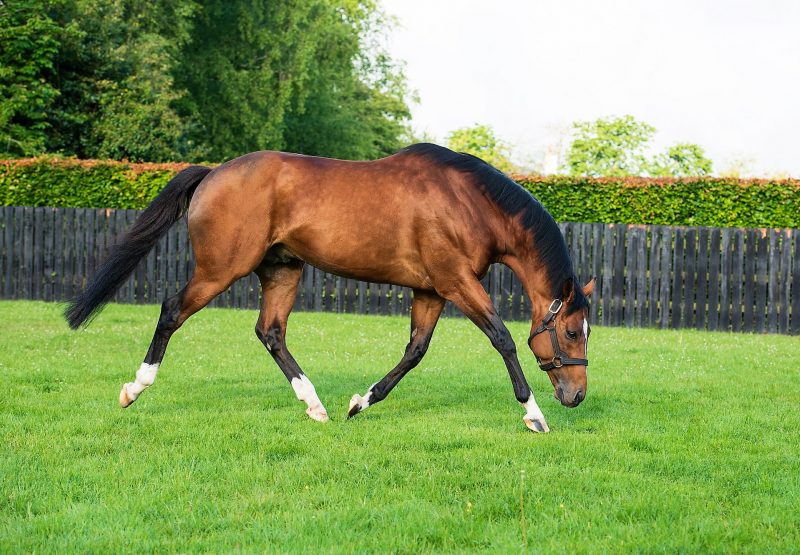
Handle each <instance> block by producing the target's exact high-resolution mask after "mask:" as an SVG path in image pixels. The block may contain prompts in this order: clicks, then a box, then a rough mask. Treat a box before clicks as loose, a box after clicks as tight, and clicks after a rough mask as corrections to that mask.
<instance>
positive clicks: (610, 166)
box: [567, 115, 711, 177]
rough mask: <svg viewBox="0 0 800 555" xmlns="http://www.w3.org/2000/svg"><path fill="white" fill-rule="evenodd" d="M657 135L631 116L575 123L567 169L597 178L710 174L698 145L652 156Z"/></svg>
mask: <svg viewBox="0 0 800 555" xmlns="http://www.w3.org/2000/svg"><path fill="white" fill-rule="evenodd" d="M655 133H656V129H655V127H653V126H652V125H649V124H647V123H645V122H642V121H638V120H636V119H635V118H634V117H633V116H630V115H626V116H622V117H610V118H599V119H597V120H594V121H579V122H575V123H574V124H573V140H572V144H571V145H570V147H569V150H568V152H567V169H568V170H569V173H570V174H571V175H588V176H594V177H599V176H612V177H620V176H626V175H645V176H646V175H650V176H675V177H685V176H701V175H708V174H710V173H711V160H710V159H708V158H706V156H705V151H704V150H703V148H702V147H701V146H699V145H696V144H691V143H678V144H676V145H674V146H671V147H669V148H668V149H667V152H666V153H662V154H656V155H655V156H649V155H648V149H649V147H650V141H651V140H652V138H653V136H654V135H655Z"/></svg>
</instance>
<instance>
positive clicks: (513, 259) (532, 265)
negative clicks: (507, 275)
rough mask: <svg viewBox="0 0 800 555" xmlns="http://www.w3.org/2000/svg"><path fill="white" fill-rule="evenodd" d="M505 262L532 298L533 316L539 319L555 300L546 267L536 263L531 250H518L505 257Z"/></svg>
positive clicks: (534, 319)
mask: <svg viewBox="0 0 800 555" xmlns="http://www.w3.org/2000/svg"><path fill="white" fill-rule="evenodd" d="M502 262H503V264H505V265H506V266H508V267H509V268H511V270H512V271H513V272H514V273H515V274H516V276H517V278H518V279H519V280H520V282H521V283H522V287H524V288H525V292H526V293H527V294H528V297H529V298H530V300H531V312H532V314H531V318H532V320H533V321H534V322H535V321H538V320H540V319H541V318H542V317H543V316H544V313H545V312H546V310H547V307H548V306H550V303H551V302H552V301H553V299H552V298H551V297H552V293H551V288H550V284H549V283H548V281H547V276H546V272H545V269H544V268H543V267H541V266H540V265H539V264H537V263H536V258H535V257H534V256H533V255H532V253H530V252H524V251H521V250H520V251H518V252H516V253H514V254H509V255H506V256H504V257H503V259H502Z"/></svg>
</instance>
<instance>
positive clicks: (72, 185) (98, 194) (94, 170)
mask: <svg viewBox="0 0 800 555" xmlns="http://www.w3.org/2000/svg"><path fill="white" fill-rule="evenodd" d="M186 166H188V164H128V163H124V162H111V161H101V160H75V159H60V158H33V159H26V160H3V161H2V162H0V205H2V206H71V207H85V208H144V207H145V206H147V204H148V203H149V202H150V201H151V200H152V199H153V197H155V196H156V195H157V194H158V192H159V191H161V189H163V188H164V187H165V186H166V185H167V182H168V181H169V180H170V178H171V177H172V176H173V175H175V173H177V172H178V171H180V170H182V169H183V168H185V167H186Z"/></svg>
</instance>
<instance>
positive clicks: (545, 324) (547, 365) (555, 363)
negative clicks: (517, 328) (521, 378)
mask: <svg viewBox="0 0 800 555" xmlns="http://www.w3.org/2000/svg"><path fill="white" fill-rule="evenodd" d="M563 305H564V303H563V302H561V299H555V300H554V301H553V302H552V303H550V308H548V309H547V315H546V316H545V317H544V318H542V323H541V324H539V326H538V327H537V328H536V329H535V330H533V331H532V332H531V336H530V337H529V338H528V346H530V344H531V341H533V338H534V337H536V336H537V335H539V334H540V333H542V332H545V331H549V332H550V343H552V344H553V358H551V359H550V360H548V361H543V360H542V359H541V358H539V355H537V354H536V353H533V356H535V357H536V362H538V363H539V368H541V369H542V370H544V371H545V372H547V371H548V370H553V369H555V368H561V367H562V366H565V365H571V364H579V365H581V366H589V361H588V360H587V359H585V358H569V357H568V356H567V353H565V352H564V351H562V350H561V346H560V345H559V344H558V334H557V332H556V314H558V311H559V310H561V307H562V306H563ZM531 350H533V349H531Z"/></svg>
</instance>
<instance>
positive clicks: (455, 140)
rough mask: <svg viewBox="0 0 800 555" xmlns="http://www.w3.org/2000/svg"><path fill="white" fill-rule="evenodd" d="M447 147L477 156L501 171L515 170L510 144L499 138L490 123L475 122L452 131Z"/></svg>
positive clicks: (448, 137)
mask: <svg viewBox="0 0 800 555" xmlns="http://www.w3.org/2000/svg"><path fill="white" fill-rule="evenodd" d="M447 147H448V148H450V149H452V150H455V151H458V152H466V153H467V154H472V155H473V156H477V157H478V158H481V159H483V160H484V161H486V162H488V163H489V164H491V165H492V166H494V167H495V168H497V169H499V170H501V171H504V172H510V171H513V170H514V164H513V163H512V162H511V160H510V156H511V153H510V147H509V145H508V144H507V143H506V142H505V141H503V140H501V139H499V138H497V137H496V136H495V134H494V129H492V127H491V126H489V125H480V124H475V125H473V126H472V127H462V128H460V129H456V130H455V131H452V132H450V134H449V135H448V136H447Z"/></svg>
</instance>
